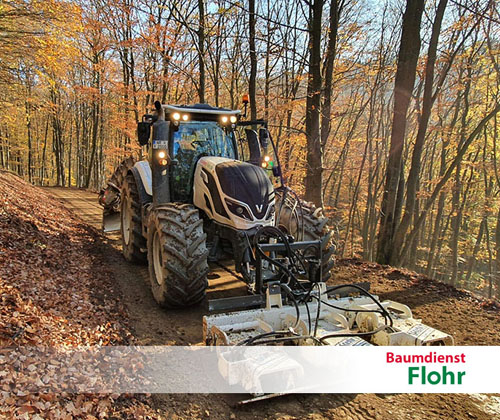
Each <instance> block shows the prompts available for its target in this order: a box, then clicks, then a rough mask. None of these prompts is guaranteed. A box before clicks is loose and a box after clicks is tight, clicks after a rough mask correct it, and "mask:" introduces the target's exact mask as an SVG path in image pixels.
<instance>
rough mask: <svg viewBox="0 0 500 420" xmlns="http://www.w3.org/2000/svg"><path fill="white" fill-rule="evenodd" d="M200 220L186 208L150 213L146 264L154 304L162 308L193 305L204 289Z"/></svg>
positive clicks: (171, 206) (204, 251)
mask: <svg viewBox="0 0 500 420" xmlns="http://www.w3.org/2000/svg"><path fill="white" fill-rule="evenodd" d="M205 242H206V234H205V233H204V232H203V220H202V219H201V218H200V216H199V213H198V210H197V209H196V208H195V207H193V206H192V205H190V204H177V203H170V204H164V205H162V206H160V207H157V208H155V209H154V211H153V212H152V214H151V215H150V217H149V226H148V263H149V279H150V282H151V290H152V292H153V296H154V298H155V300H156V301H157V302H158V303H159V304H160V305H161V306H163V307H166V308H179V307H186V306H191V305H195V304H197V303H199V302H201V301H202V300H203V299H204V298H205V292H206V288H207V286H208V281H207V274H208V263H207V257H208V250H207V247H206V243H205Z"/></svg>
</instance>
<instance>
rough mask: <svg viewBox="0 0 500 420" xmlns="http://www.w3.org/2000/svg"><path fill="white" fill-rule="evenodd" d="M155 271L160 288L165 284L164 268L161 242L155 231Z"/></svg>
mask: <svg viewBox="0 0 500 420" xmlns="http://www.w3.org/2000/svg"><path fill="white" fill-rule="evenodd" d="M153 269H154V271H155V275H154V278H155V281H156V283H157V284H158V286H161V285H162V284H163V267H162V258H161V242H160V235H158V231H155V234H154V236H153Z"/></svg>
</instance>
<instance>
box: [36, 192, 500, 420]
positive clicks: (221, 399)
mask: <svg viewBox="0 0 500 420" xmlns="http://www.w3.org/2000/svg"><path fill="white" fill-rule="evenodd" d="M46 191H48V192H49V193H51V194H52V195H53V196H54V197H55V198H56V199H57V200H59V201H61V202H62V203H63V204H64V205H65V206H66V207H67V208H68V209H70V210H72V211H73V212H74V213H75V214H76V215H78V216H79V217H80V218H81V219H82V220H83V221H84V222H85V223H87V224H89V225H91V226H93V227H95V228H96V229H100V227H101V215H102V211H101V208H100V207H99V205H98V204H97V194H95V193H92V192H88V191H84V190H79V189H67V188H47V189H46ZM93 252H96V253H100V254H101V255H102V256H103V257H104V259H105V260H106V262H107V263H108V264H109V268H110V269H111V270H112V272H113V273H114V277H115V280H116V282H117V283H118V284H119V286H120V289H121V291H122V295H123V300H124V304H125V305H126V307H127V309H128V313H129V317H130V326H131V328H132V330H133V334H134V337H135V344H137V345H194V344H200V343H201V340H202V316H203V315H204V314H205V313H207V311H206V304H205V305H200V306H198V307H194V308H191V309H189V310H181V311H179V310H176V311H167V310H164V309H161V308H159V307H158V305H157V304H156V303H155V301H154V300H153V297H152V295H151V292H150V289H149V284H148V282H149V280H148V271H147V267H145V266H139V265H133V264H130V263H127V262H126V261H125V260H124V259H123V257H122V255H121V251H120V238H119V235H117V234H107V235H103V241H102V243H101V244H97V245H96V249H95V250H94V251H93ZM352 279H355V280H356V281H366V280H368V281H370V283H371V284H372V290H374V291H375V293H377V294H379V295H380V296H381V298H387V299H394V300H399V301H401V302H402V303H406V304H408V305H410V307H411V308H412V309H414V310H415V314H416V316H418V317H420V318H423V319H424V322H426V323H428V324H430V325H432V326H434V327H436V328H440V329H442V330H443V331H446V332H449V333H451V334H453V335H454V336H455V340H456V342H457V344H462V345H474V344H475V345H478V344H483V345H494V344H495V345H498V342H499V341H500V340H499V333H498V325H500V316H499V314H498V310H496V309H494V310H491V311H490V310H488V308H486V309H484V308H483V307H482V306H480V305H479V304H478V302H476V301H475V299H474V298H471V297H470V296H469V295H467V294H463V293H462V292H459V291H456V290H455V289H453V290H451V289H450V288H449V287H447V286H444V285H443V286H441V285H439V284H438V285H436V284H435V283H429V282H426V281H421V280H420V279H417V278H416V277H415V275H414V273H411V272H406V271H401V270H397V269H393V268H390V267H383V266H379V265H377V264H371V263H363V262H360V261H342V262H340V263H339V264H338V266H337V268H336V273H335V280H334V281H335V282H348V281H352ZM244 293H245V286H244V284H243V283H242V282H241V281H239V280H238V279H237V278H236V277H234V276H233V275H231V274H230V273H228V272H227V271H225V270H224V269H223V268H221V267H219V266H216V265H213V266H211V273H210V275H209V289H208V297H209V298H212V299H213V298H218V297H228V296H237V295H242V294H244ZM492 362H493V361H492ZM367 375H370V372H367ZM245 397H248V396H245ZM240 399H242V397H241V396H232V395H231V396H230V395H208V394H193V395H187V394H171V395H154V396H153V397H152V401H153V404H154V408H155V409H157V410H158V412H159V413H162V414H163V416H164V417H165V419H170V418H172V419H221V420H223V419H224V420H227V419H276V420H278V419H280V420H285V419H286V420H291V419H311V420H323V419H351V420H368V419H384V420H385V419H390V420H404V419H408V420H427V419H444V420H446V419H457V420H459V419H460V420H462V419H464V420H465V419H479V420H483V419H498V418H500V398H499V397H497V396H485V395H462V394H447V395H443V394H410V395H393V394H384V395H382V394H358V395H353V394H341V395H288V396H284V397H280V398H275V399H272V400H267V401H261V402H257V403H252V404H248V405H244V406H237V407H236V406H234V404H235V402H237V401H238V400H240Z"/></svg>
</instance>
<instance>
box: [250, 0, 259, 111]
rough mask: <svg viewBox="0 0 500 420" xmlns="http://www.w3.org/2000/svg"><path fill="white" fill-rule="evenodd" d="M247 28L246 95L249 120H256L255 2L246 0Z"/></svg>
mask: <svg viewBox="0 0 500 420" xmlns="http://www.w3.org/2000/svg"><path fill="white" fill-rule="evenodd" d="M248 28H249V38H248V43H249V48H250V80H249V82H248V94H249V96H250V98H249V99H250V119H251V120H256V119H257V51H256V47H255V0H248Z"/></svg>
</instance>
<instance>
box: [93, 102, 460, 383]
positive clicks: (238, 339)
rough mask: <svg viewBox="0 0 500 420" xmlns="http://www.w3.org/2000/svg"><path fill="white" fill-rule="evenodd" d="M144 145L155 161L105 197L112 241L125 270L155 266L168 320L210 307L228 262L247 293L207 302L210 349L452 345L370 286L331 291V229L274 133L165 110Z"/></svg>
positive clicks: (114, 182)
mask: <svg viewBox="0 0 500 420" xmlns="http://www.w3.org/2000/svg"><path fill="white" fill-rule="evenodd" d="M245 114H246V112H245ZM243 133H244V134H243ZM138 140H139V143H140V145H141V146H143V152H146V151H147V156H148V158H147V159H146V160H140V161H138V162H135V161H134V159H132V158H129V159H127V160H125V161H124V162H123V163H122V164H121V165H120V166H119V167H118V169H117V170H116V171H115V173H114V175H113V176H112V177H111V179H110V180H109V182H108V185H107V187H106V189H104V190H103V191H102V192H101V194H100V198H99V200H100V203H101V204H102V205H103V207H104V220H103V227H104V230H105V231H112V230H118V229H119V230H120V231H121V237H122V246H123V255H124V257H125V259H126V260H128V261H133V262H147V263H148V266H149V274H150V283H151V289H152V292H153V295H154V297H155V299H156V301H157V302H158V303H159V304H160V305H162V306H164V307H168V308H178V307H185V306H189V305H193V304H197V303H199V302H200V301H202V300H203V298H204V297H205V290H206V288H207V284H208V281H207V275H208V274H209V265H208V263H209V261H226V260H227V256H228V255H229V256H231V259H232V260H233V261H234V270H235V271H236V272H237V273H238V275H239V276H240V277H241V279H242V280H243V281H244V282H245V283H246V284H247V286H248V290H249V292H250V293H249V294H248V295H246V296H239V297H229V298H222V299H216V300H211V301H209V309H210V310H211V311H217V312H218V313H217V314H212V315H208V316H205V317H204V319H203V325H204V339H205V342H206V343H207V344H209V345H215V344H217V345H233V344H239V345H256V344H299V345H305V344H328V345H450V344H453V338H452V337H451V336H449V335H447V334H445V333H442V332H440V331H438V330H436V329H434V328H431V327H428V326H426V325H424V324H422V323H421V322H420V321H419V320H416V319H414V318H413V316H412V313H411V310H410V309H409V308H408V307H407V306H405V305H402V304H400V303H397V302H393V301H380V300H379V299H378V297H376V296H374V295H372V294H371V293H370V292H369V291H368V289H369V284H366V283H364V284H361V283H357V284H346V285H335V286H329V287H327V285H326V282H327V280H328V279H329V277H330V271H331V269H332V266H333V254H334V250H335V246H334V243H333V238H332V233H331V232H330V229H329V227H328V225H327V218H326V217H325V216H324V214H323V212H322V210H321V209H319V208H315V207H314V206H313V205H312V204H310V203H307V202H305V201H302V200H300V199H299V198H298V197H297V194H295V193H294V192H293V191H292V190H291V189H289V188H288V187H287V186H285V185H284V182H283V176H282V172H281V166H280V163H279V158H278V153H277V150H276V146H275V143H274V142H273V140H272V138H271V135H270V133H269V131H268V129H267V123H266V121H264V120H255V121H246V120H244V118H242V116H241V113H240V111H234V110H228V109H223V108H214V107H211V106H209V105H205V104H198V105H193V106H178V105H162V104H160V103H159V102H156V103H155V112H154V113H153V114H151V115H145V116H144V117H143V119H142V121H141V122H140V123H139V124H138ZM273 181H274V184H276V185H273ZM235 309H238V310H237V311H235ZM228 311H233V312H228ZM228 369H229V368H228ZM228 369H226V373H227V372H229V370H228Z"/></svg>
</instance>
